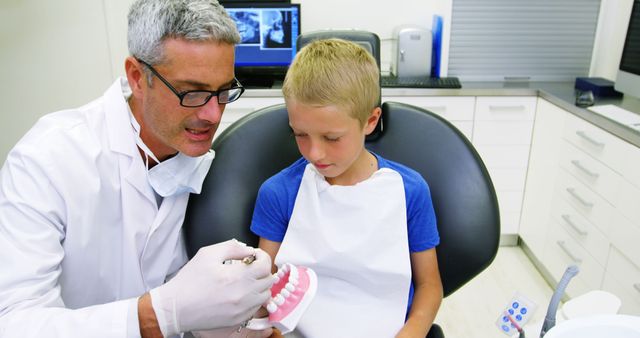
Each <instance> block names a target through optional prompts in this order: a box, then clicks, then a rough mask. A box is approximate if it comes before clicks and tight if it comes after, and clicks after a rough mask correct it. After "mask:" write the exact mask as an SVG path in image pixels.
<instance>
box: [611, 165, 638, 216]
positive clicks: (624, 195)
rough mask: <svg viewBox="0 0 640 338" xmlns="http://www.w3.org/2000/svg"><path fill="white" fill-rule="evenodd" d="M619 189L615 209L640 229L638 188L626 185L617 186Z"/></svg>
mask: <svg viewBox="0 0 640 338" xmlns="http://www.w3.org/2000/svg"><path fill="white" fill-rule="evenodd" d="M638 171H640V168H638ZM625 183H626V182H625ZM619 188H620V189H619V190H618V191H617V195H616V196H617V200H616V202H615V204H616V208H617V209H618V210H619V211H620V212H621V213H622V214H623V215H625V217H627V218H629V219H630V220H631V222H632V223H633V224H636V225H637V226H638V227H640V188H638V187H636V186H634V185H631V184H628V183H627V184H623V185H621V186H619Z"/></svg>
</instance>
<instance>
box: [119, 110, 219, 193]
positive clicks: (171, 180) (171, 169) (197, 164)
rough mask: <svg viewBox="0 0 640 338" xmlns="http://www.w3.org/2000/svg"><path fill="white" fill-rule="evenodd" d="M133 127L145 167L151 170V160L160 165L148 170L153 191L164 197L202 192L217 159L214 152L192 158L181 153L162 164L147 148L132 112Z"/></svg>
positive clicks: (210, 151)
mask: <svg viewBox="0 0 640 338" xmlns="http://www.w3.org/2000/svg"><path fill="white" fill-rule="evenodd" d="M129 115H130V119H131V125H132V126H133V130H134V135H135V139H136V145H137V146H138V147H139V148H140V149H141V150H142V151H143V152H144V154H145V166H146V168H147V169H148V168H149V158H152V159H153V160H154V161H156V162H157V163H158V164H156V165H155V166H154V167H153V168H151V169H148V170H147V177H148V179H149V184H150V185H151V187H152V188H153V190H154V191H155V192H156V193H157V194H158V195H160V196H162V197H168V196H172V195H177V194H182V193H185V192H189V193H194V194H199V193H200V191H201V190H202V182H203V181H204V178H205V177H206V176H207V172H209V168H210V167H211V162H212V161H213V158H214V157H215V153H214V151H213V150H209V151H208V152H207V153H205V154H204V155H202V156H198V157H191V156H187V155H184V154H183V153H181V152H178V154H177V155H176V156H174V157H172V158H170V159H168V160H165V161H162V162H160V161H159V160H158V158H157V157H156V156H155V155H154V154H153V152H152V151H151V149H149V147H147V145H146V144H144V142H143V141H142V138H141V137H140V124H139V123H138V121H136V119H135V117H134V116H133V114H132V113H131V112H130V113H129Z"/></svg>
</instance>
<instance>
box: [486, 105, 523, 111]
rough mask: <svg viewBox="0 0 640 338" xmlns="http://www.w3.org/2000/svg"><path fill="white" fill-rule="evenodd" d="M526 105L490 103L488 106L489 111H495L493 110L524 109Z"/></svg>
mask: <svg viewBox="0 0 640 338" xmlns="http://www.w3.org/2000/svg"><path fill="white" fill-rule="evenodd" d="M526 109H527V107H525V106H523V105H521V104H520V105H515V106H495V105H490V106H489V110H490V111H495V112H505V111H524V110H526Z"/></svg>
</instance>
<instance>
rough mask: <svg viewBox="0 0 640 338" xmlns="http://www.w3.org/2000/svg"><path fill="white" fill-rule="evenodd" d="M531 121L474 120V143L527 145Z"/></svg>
mask: <svg viewBox="0 0 640 338" xmlns="http://www.w3.org/2000/svg"><path fill="white" fill-rule="evenodd" d="M532 131H533V122H532V121H476V122H475V125H474V128H473V144H474V145H529V144H531V134H532Z"/></svg>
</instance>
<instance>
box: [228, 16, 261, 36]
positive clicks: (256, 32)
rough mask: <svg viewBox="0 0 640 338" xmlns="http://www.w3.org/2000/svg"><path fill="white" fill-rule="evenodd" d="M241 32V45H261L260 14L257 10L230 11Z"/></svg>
mask: <svg viewBox="0 0 640 338" xmlns="http://www.w3.org/2000/svg"><path fill="white" fill-rule="evenodd" d="M229 16H230V17H231V18H232V19H233V20H234V21H235V22H236V26H237V27H238V32H240V38H241V41H240V43H241V44H258V43H260V13H259V12H258V11H255V10H250V9H248V10H235V11H229Z"/></svg>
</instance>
